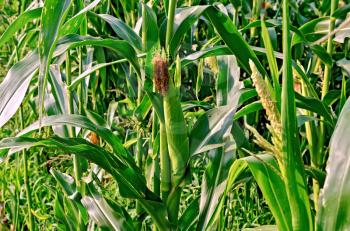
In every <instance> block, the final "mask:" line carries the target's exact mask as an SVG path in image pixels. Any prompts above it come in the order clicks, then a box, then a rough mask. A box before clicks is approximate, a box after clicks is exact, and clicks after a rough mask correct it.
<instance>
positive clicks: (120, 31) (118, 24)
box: [97, 14, 142, 51]
mask: <svg viewBox="0 0 350 231" xmlns="http://www.w3.org/2000/svg"><path fill="white" fill-rule="evenodd" d="M97 16H98V17H100V18H102V19H103V20H105V21H106V22H107V23H108V24H109V25H110V26H111V27H112V29H113V30H114V32H115V33H116V34H117V36H118V37H120V38H122V39H124V40H125V41H128V42H129V43H130V44H131V45H132V46H133V47H134V48H135V49H137V50H139V51H141V50H142V40H141V38H140V36H138V34H136V33H135V31H134V30H133V29H132V28H130V27H129V26H128V25H127V24H126V23H125V22H123V21H122V20H120V19H117V18H115V17H113V16H112V15H108V14H98V15H97Z"/></svg>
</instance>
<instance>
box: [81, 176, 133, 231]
mask: <svg viewBox="0 0 350 231" xmlns="http://www.w3.org/2000/svg"><path fill="white" fill-rule="evenodd" d="M86 188H87V190H86V191H87V195H86V196H84V197H83V198H82V199H81V202H82V203H83V205H84V207H85V208H86V209H87V212H88V213H89V215H90V216H91V218H92V219H93V220H94V221H95V222H96V223H97V224H98V226H99V227H100V228H106V229H110V230H130V231H131V230H135V228H134V227H133V224H132V220H131V218H130V216H129V215H128V214H127V213H126V211H125V210H124V209H123V208H122V207H120V206H119V205H117V204H115V203H114V204H113V206H111V205H110V204H109V203H108V201H107V200H105V199H104V198H103V197H102V195H101V194H100V193H99V192H98V191H97V189H96V188H95V186H94V184H93V183H92V182H91V183H88V184H87V185H86Z"/></svg>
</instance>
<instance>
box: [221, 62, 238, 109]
mask: <svg viewBox="0 0 350 231" xmlns="http://www.w3.org/2000/svg"><path fill="white" fill-rule="evenodd" d="M217 62H218V68H219V70H220V71H219V73H218V77H217V80H216V105H218V106H223V105H232V106H233V105H234V104H237V98H236V97H235V95H236V94H237V93H238V92H237V91H239V89H240V88H241V86H240V83H239V76H240V69H239V67H238V64H237V61H236V57H235V56H234V55H228V56H218V57H217Z"/></svg>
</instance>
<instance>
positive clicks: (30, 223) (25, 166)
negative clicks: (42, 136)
mask: <svg viewBox="0 0 350 231" xmlns="http://www.w3.org/2000/svg"><path fill="white" fill-rule="evenodd" d="M20 120H21V128H22V130H23V129H24V121H23V108H22V107H21V108H20ZM22 155H23V178H24V186H25V189H26V197H27V208H28V229H29V230H34V217H33V215H32V197H31V188H30V184H29V177H28V169H29V166H28V158H27V153H26V150H23V151H22Z"/></svg>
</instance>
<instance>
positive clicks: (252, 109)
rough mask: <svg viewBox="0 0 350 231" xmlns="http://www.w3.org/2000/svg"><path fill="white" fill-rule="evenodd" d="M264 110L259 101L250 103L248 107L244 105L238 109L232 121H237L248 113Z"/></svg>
mask: <svg viewBox="0 0 350 231" xmlns="http://www.w3.org/2000/svg"><path fill="white" fill-rule="evenodd" d="M262 109H264V108H263V106H262V104H261V102H260V101H255V102H252V103H250V104H248V105H245V106H244V107H242V108H241V109H239V110H238V111H237V112H236V113H235V116H234V120H238V119H239V118H242V117H243V116H245V115H248V114H249V113H253V112H257V111H260V110H262Z"/></svg>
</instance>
